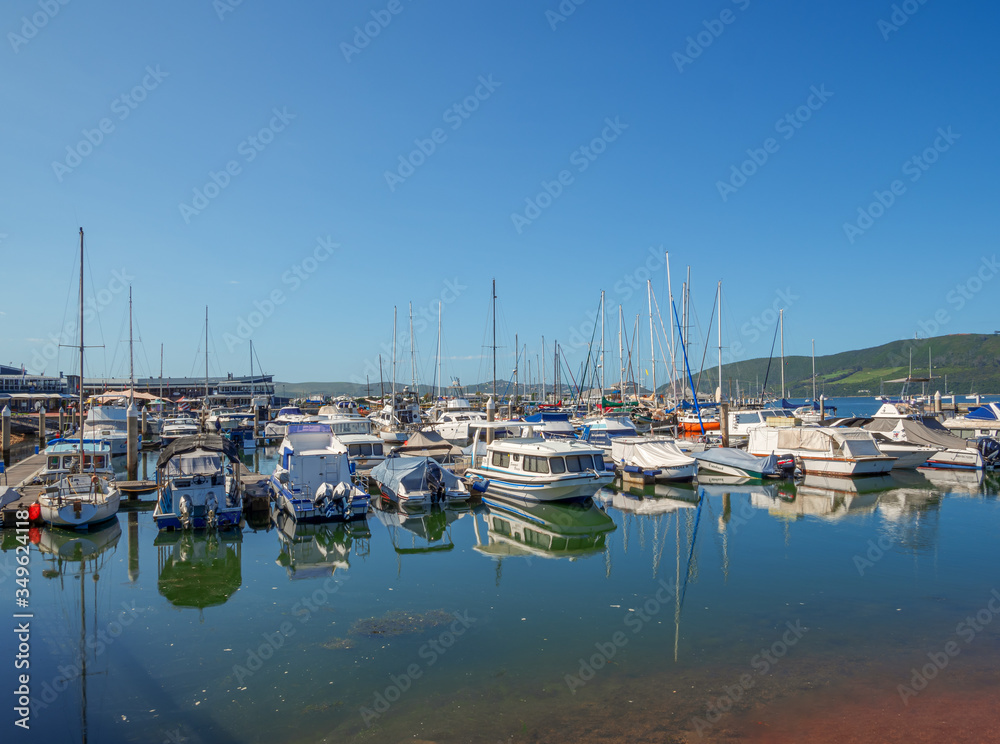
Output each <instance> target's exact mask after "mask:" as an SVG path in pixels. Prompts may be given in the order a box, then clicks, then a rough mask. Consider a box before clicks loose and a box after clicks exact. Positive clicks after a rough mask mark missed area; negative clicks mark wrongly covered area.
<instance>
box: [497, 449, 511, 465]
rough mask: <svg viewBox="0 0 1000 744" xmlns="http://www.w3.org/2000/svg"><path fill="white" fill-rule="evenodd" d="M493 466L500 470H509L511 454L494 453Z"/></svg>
mask: <svg viewBox="0 0 1000 744" xmlns="http://www.w3.org/2000/svg"><path fill="white" fill-rule="evenodd" d="M493 464H494V465H496V466H497V467H498V468H509V467H510V453H509V452H494V453H493Z"/></svg>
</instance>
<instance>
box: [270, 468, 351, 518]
mask: <svg viewBox="0 0 1000 744" xmlns="http://www.w3.org/2000/svg"><path fill="white" fill-rule="evenodd" d="M271 489H272V492H273V493H274V499H275V503H276V504H277V505H278V508H279V509H281V511H283V512H284V513H285V514H287V515H288V516H289V517H291V518H292V519H294V520H295V521H296V522H313V523H315V522H350V521H351V520H354V519H365V518H366V517H367V516H368V505H369V499H368V498H367V494H366V496H365V498H358V497H355V498H354V499H353V500H352V501H351V510H350V513H349V514H347V515H344V514H343V513H341V514H337V515H333V516H328V515H327V514H324V513H323V512H322V511H320V510H319V509H317V508H316V506H315V504H314V503H313V501H312V499H309V498H303V497H302V496H301V495H300V494H296V493H294V492H292V491H289V490H288V489H287V488H286V487H285V486H284V485H283V484H281V483H280V482H278V479H277V478H273V477H272V478H271Z"/></svg>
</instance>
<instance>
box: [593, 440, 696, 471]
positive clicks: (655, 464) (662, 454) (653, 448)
mask: <svg viewBox="0 0 1000 744" xmlns="http://www.w3.org/2000/svg"><path fill="white" fill-rule="evenodd" d="M611 459H612V461H613V462H614V464H615V467H616V468H618V469H619V470H621V471H622V476H623V477H626V478H627V477H629V475H631V474H637V475H642V476H648V477H651V478H653V479H655V480H665V481H689V480H692V479H694V476H695V474H696V473H697V472H698V463H697V461H696V460H695V459H694V458H693V457H689V456H688V455H686V454H684V453H683V452H681V450H680V448H678V446H677V443H676V442H675V441H674V440H673V439H671V438H669V437H616V438H615V439H613V440H612V442H611Z"/></svg>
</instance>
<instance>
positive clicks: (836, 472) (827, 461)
mask: <svg viewBox="0 0 1000 744" xmlns="http://www.w3.org/2000/svg"><path fill="white" fill-rule="evenodd" d="M798 458H799V460H801V462H802V472H804V473H807V474H813V475H832V476H836V477H838V478H852V477H855V476H861V475H881V474H883V473H888V472H889V471H890V470H892V464H893V463H894V462H895V461H896V458H894V457H854V458H837V457H816V456H813V455H801V454H800V455H798Z"/></svg>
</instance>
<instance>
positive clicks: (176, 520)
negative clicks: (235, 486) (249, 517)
mask: <svg viewBox="0 0 1000 744" xmlns="http://www.w3.org/2000/svg"><path fill="white" fill-rule="evenodd" d="M242 517H243V509H242V508H241V507H239V506H230V507H225V508H222V509H219V510H217V511H216V512H215V524H214V525H212V524H210V522H209V518H208V514H206V513H205V512H204V511H203V510H202V509H200V508H198V507H196V508H195V509H194V512H193V513H192V515H191V518H190V520H189V521H188V524H187V526H186V527H185V525H184V523H183V521H182V520H181V518H180V515H178V514H175V513H174V512H172V511H163V509H162V508H161V507H160V502H159V500H158V501H157V502H156V508H155V509H153V521H154V522H155V523H156V526H157V528H158V529H161V530H182V529H190V530H204V529H212V528H213V527H214V529H217V530H227V529H234V528H238V527H239V526H240V520H241V519H242Z"/></svg>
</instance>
